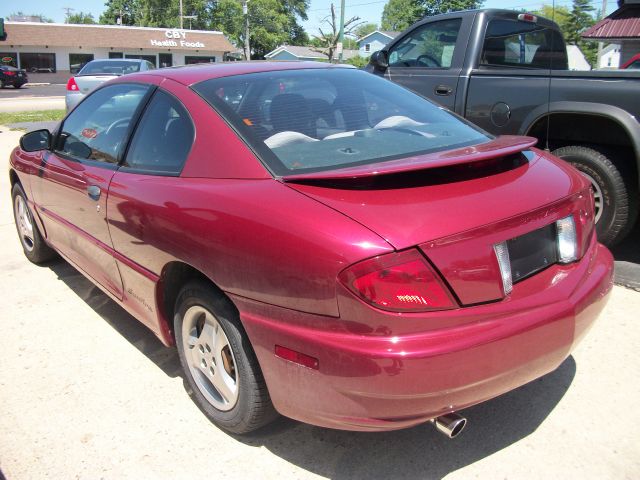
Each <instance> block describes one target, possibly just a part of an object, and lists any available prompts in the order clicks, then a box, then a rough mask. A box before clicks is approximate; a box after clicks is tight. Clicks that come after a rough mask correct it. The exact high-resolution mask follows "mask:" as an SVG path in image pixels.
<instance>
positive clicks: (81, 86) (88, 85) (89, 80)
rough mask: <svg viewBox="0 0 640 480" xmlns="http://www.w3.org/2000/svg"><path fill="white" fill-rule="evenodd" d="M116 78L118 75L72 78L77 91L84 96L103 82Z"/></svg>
mask: <svg viewBox="0 0 640 480" xmlns="http://www.w3.org/2000/svg"><path fill="white" fill-rule="evenodd" d="M117 77H119V75H77V76H75V77H73V78H74V80H75V81H76V85H77V86H78V90H79V91H80V92H82V93H84V94H85V95H86V94H88V93H89V92H92V91H93V90H95V89H96V88H98V87H99V86H100V85H102V84H103V83H104V82H107V81H109V80H111V79H113V78H117Z"/></svg>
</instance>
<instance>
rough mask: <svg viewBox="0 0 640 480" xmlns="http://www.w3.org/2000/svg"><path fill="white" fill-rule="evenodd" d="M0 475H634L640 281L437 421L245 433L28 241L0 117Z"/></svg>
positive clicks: (9, 137)
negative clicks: (457, 418)
mask: <svg viewBox="0 0 640 480" xmlns="http://www.w3.org/2000/svg"><path fill="white" fill-rule="evenodd" d="M0 130H2V133H0V159H2V160H1V161H2V162H3V164H4V168H5V170H4V171H5V174H2V175H1V176H0V198H1V199H2V201H1V202H0V268H1V269H2V272H3V275H2V276H1V277H0V292H2V293H1V300H2V307H1V308H0V478H2V474H4V476H5V477H6V478H7V479H8V480H22V479H29V480H31V479H40V478H54V479H62V478H64V479H67V478H80V479H98V478H107V479H111V478H113V479H128V478H131V479H141V478H143V479H156V478H158V479H164V478H166V479H181V478H218V479H219V478H261V479H263V478H266V479H271V478H273V479H275V478H278V479H287V478H291V479H294V478H295V479H301V478H335V479H346V478H349V479H351V478H367V479H375V478H381V479H382V478H384V479H394V478H444V477H446V478H450V479H469V478H487V479H496V478H517V479H521V478H522V479H539V478H545V479H567V478H569V479H573V478H580V479H636V478H638V472H640V437H639V436H638V435H637V432H636V431H635V426H636V425H637V424H638V423H639V422H640V409H638V408H637V403H638V400H640V382H638V380H637V377H638V374H637V372H638V371H639V370H640V349H638V345H639V344H640V322H639V321H638V311H640V293H638V292H636V291H633V290H629V289H624V288H622V287H614V290H613V292H612V295H611V299H610V302H609V304H608V306H607V307H606V309H605V311H604V313H603V314H602V315H601V317H600V319H599V320H598V322H597V323H596V324H595V326H594V327H593V329H592V330H591V332H590V333H589V335H588V336H587V337H586V339H585V340H584V341H583V343H582V344H581V345H580V346H579V347H578V348H577V350H576V351H575V352H574V353H573V355H572V356H570V357H569V358H568V359H567V360H566V361H565V362H564V363H563V364H562V365H561V366H560V367H559V368H558V369H557V370H556V371H555V372H553V373H551V374H549V375H547V376H545V377H543V378H541V379H539V380H536V381H534V382H532V383H530V384H528V385H525V386H524V387H522V388H520V389H518V390H515V391H513V392H510V393H508V394H505V395H503V396H501V397H499V398H496V399H494V400H491V401H489V402H486V403H484V404H481V405H478V406H475V407H472V408H469V409H467V410H465V411H463V412H462V414H463V415H465V416H466V417H467V419H468V421H469V423H468V426H467V429H466V430H465V431H464V432H463V433H462V434H461V435H460V436H459V437H458V438H457V439H455V440H453V441H452V440H448V439H446V438H445V437H443V436H442V435H440V434H438V433H437V432H436V431H435V430H434V429H433V428H432V427H430V426H429V425H424V426H418V427H415V428H411V429H408V430H401V431H397V432H387V433H353V432H342V431H335V430H328V429H322V428H317V427H313V426H309V425H305V424H301V423H298V422H295V421H292V420H287V419H281V420H279V421H277V422H276V423H275V424H273V425H271V426H269V427H267V428H266V429H264V430H263V431H260V432H258V433H256V434H254V435H252V436H249V437H235V436H231V435H229V434H227V433H225V432H223V431H221V430H220V429H218V428H216V427H215V426H214V425H212V424H211V423H209V422H208V421H207V420H206V418H205V417H204V415H203V414H202V413H201V412H200V411H199V410H198V409H197V407H196V406H195V405H194V404H193V403H192V402H191V400H190V399H189V398H188V396H187V394H186V393H185V390H184V388H183V380H182V378H181V376H180V371H179V366H178V361H177V355H176V353H175V351H174V350H172V349H166V348H165V347H163V346H162V345H161V344H160V342H159V341H158V340H157V339H156V338H155V337H154V336H153V335H152V334H151V333H150V332H148V331H147V330H146V329H145V328H144V327H143V326H142V325H141V324H139V323H138V322H137V321H136V320H135V319H133V318H132V317H131V316H130V315H128V314H127V313H126V312H125V311H124V310H122V309H121V308H120V307H118V306H117V305H116V304H115V303H114V302H112V301H111V300H110V299H109V298H108V297H106V296H105V295H104V294H102V293H101V292H100V290H99V289H98V288H96V287H94V286H93V285H92V284H91V283H90V282H89V281H88V280H86V279H85V278H84V277H83V276H82V275H81V274H80V273H78V272H77V271H75V270H74V269H73V268H72V267H71V266H69V265H68V264H67V263H65V262H64V261H62V260H58V261H53V262H51V263H50V264H47V265H45V266H35V265H32V264H30V263H29V262H28V261H27V260H26V259H25V258H24V256H23V255H22V252H21V249H20V245H19V242H18V239H17V236H16V233H15V228H14V225H13V218H12V212H11V202H10V192H9V181H8V176H7V175H6V162H7V160H8V156H9V152H10V149H11V148H12V146H13V145H15V144H16V143H17V141H18V138H19V136H20V134H21V132H11V131H6V129H4V128H2V127H0Z"/></svg>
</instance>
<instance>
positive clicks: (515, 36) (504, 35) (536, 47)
mask: <svg viewBox="0 0 640 480" xmlns="http://www.w3.org/2000/svg"><path fill="white" fill-rule="evenodd" d="M564 48H565V46H564V40H562V37H561V36H560V34H559V33H558V32H557V31H555V30H552V29H549V28H546V27H543V26H541V25H538V24H536V23H529V22H520V21H513V20H498V19H496V20H491V21H490V22H489V25H488V26H487V33H486V35H485V40H484V46H483V49H482V57H481V60H480V65H484V66H500V67H504V66H507V67H525V68H544V69H552V70H566V69H567V54H566V51H565V50H564Z"/></svg>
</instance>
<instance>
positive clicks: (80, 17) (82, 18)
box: [64, 12, 96, 25]
mask: <svg viewBox="0 0 640 480" xmlns="http://www.w3.org/2000/svg"><path fill="white" fill-rule="evenodd" d="M64 23H75V24H85V25H93V24H94V23H96V19H95V18H93V15H92V14H91V13H85V12H78V13H72V14H71V15H69V16H68V17H67V19H66V20H65V22H64Z"/></svg>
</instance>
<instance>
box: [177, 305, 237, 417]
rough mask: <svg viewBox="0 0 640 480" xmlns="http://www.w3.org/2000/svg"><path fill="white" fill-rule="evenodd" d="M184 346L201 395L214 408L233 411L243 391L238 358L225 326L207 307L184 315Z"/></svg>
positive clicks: (194, 309) (190, 370)
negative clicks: (240, 392)
mask: <svg viewBox="0 0 640 480" xmlns="http://www.w3.org/2000/svg"><path fill="white" fill-rule="evenodd" d="M182 347H183V350H184V355H185V359H186V361H187V364H188V365H189V372H190V373H191V377H192V378H193V380H194V381H195V382H196V385H197V386H198V390H200V393H202V395H204V397H205V398H206V399H207V401H208V402H209V403H210V404H211V405H212V406H213V407H214V408H216V409H218V410H222V411H228V410H231V409H232V408H233V407H234V406H235V404H236V403H237V401H238V391H239V389H238V385H239V378H238V370H237V367H236V365H237V364H236V361H235V356H234V354H233V349H232V348H231V344H230V343H229V339H228V338H227V335H226V334H225V333H224V330H223V329H222V326H221V325H220V323H219V322H218V320H217V319H216V317H215V316H214V315H213V314H212V313H211V312H209V311H208V310H207V309H205V308H204V307H201V306H199V305H195V306H193V307H190V308H189V309H188V310H187V311H186V313H185V314H184V318H183V320H182Z"/></svg>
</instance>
